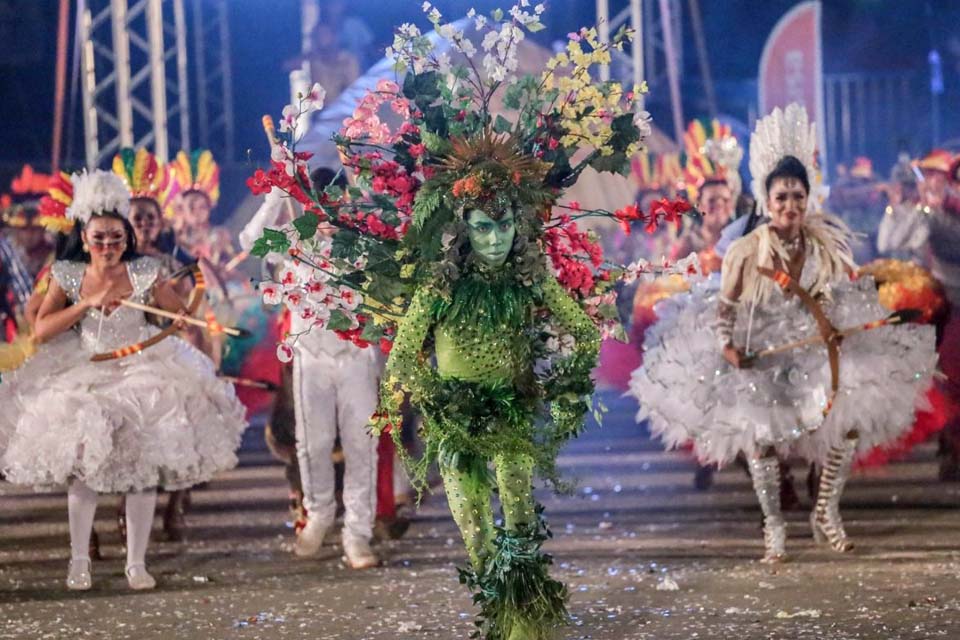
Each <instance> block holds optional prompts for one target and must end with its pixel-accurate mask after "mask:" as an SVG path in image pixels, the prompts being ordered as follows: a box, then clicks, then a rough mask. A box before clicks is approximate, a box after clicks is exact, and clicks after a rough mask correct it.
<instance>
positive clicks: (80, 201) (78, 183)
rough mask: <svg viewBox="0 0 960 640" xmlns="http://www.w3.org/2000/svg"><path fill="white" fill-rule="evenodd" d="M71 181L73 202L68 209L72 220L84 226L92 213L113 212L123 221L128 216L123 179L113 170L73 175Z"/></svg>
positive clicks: (128, 197) (126, 192) (128, 195)
mask: <svg viewBox="0 0 960 640" xmlns="http://www.w3.org/2000/svg"><path fill="white" fill-rule="evenodd" d="M72 182H73V202H71V203H70V206H69V207H67V217H68V218H70V219H71V220H79V221H80V222H82V223H83V224H86V223H87V222H89V221H90V217H91V216H93V215H95V214H101V213H106V212H107V211H116V212H117V213H118V214H120V215H121V216H123V217H124V218H126V217H127V214H128V213H130V192H129V191H128V190H127V185H126V184H124V182H123V179H122V178H120V176H118V175H117V174H115V173H113V172H112V171H104V170H103V169H94V170H93V171H89V172H88V171H81V172H80V173H76V174H74V175H73V178H72Z"/></svg>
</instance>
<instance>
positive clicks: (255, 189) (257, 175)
mask: <svg viewBox="0 0 960 640" xmlns="http://www.w3.org/2000/svg"><path fill="white" fill-rule="evenodd" d="M247 188H248V189H250V193H252V194H253V195H255V196H262V195H264V194H266V193H270V189H272V188H273V185H272V184H270V180H269V179H268V177H267V174H266V173H264V172H263V169H257V170H256V171H255V172H254V173H253V175H252V176H250V177H249V178H247Z"/></svg>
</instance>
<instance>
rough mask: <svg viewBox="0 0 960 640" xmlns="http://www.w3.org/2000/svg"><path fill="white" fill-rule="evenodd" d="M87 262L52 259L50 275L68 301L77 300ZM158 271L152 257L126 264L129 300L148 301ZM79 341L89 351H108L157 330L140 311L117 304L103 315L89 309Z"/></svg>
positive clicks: (158, 266) (138, 340)
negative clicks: (130, 292)
mask: <svg viewBox="0 0 960 640" xmlns="http://www.w3.org/2000/svg"><path fill="white" fill-rule="evenodd" d="M86 268H87V265H86V264H85V263H82V262H67V261H60V262H55V263H54V265H53V268H52V273H53V277H54V278H55V279H56V281H57V284H59V285H60V287H61V288H62V289H63V290H64V292H65V293H66V295H67V298H68V299H69V300H70V302H73V303H75V302H77V301H78V300H79V299H80V286H81V283H82V282H83V274H84V271H85V270H86ZM159 272H160V263H159V262H158V261H157V260H155V259H154V258H150V257H141V258H137V259H135V260H131V261H130V262H128V263H127V275H128V277H129V278H130V284H131V286H132V287H133V294H132V295H131V296H130V298H129V299H130V300H132V301H134V302H140V303H144V304H145V303H147V302H148V301H149V298H150V292H151V289H152V287H153V284H154V283H155V282H156V280H157V276H158V274H159ZM79 330H80V342H81V344H82V345H83V348H84V349H85V350H87V351H89V352H91V353H100V352H103V351H110V350H112V349H117V348H119V347H124V346H127V345H131V344H134V343H136V342H140V341H141V340H144V339H146V338H147V337H149V336H150V335H152V334H153V333H155V332H156V331H157V329H156V327H154V326H153V325H150V324H148V323H147V320H146V316H144V314H143V312H142V311H138V310H136V309H131V308H130V307H122V306H121V307H118V308H116V309H114V310H113V311H112V312H111V313H108V314H102V313H101V312H100V309H89V310H88V311H87V312H86V314H84V316H83V319H81V320H80V324H79Z"/></svg>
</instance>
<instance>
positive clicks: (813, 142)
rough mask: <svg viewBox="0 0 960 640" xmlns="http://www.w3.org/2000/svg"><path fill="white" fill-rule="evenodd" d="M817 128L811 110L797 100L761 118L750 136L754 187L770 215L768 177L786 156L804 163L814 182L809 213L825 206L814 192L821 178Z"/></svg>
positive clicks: (809, 177) (809, 201)
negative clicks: (808, 112)
mask: <svg viewBox="0 0 960 640" xmlns="http://www.w3.org/2000/svg"><path fill="white" fill-rule="evenodd" d="M816 154H817V129H816V125H815V124H814V123H812V122H810V119H809V118H808V117H807V110H806V109H804V108H803V106H802V105H800V104H798V103H796V102H793V103H790V104H788V105H787V107H786V108H785V109H783V110H781V109H780V107H777V108H775V109H774V110H773V112H772V113H770V114H769V115H767V116H764V117H763V118H761V119H760V120H758V121H757V126H756V129H754V131H753V135H751V136H750V175H751V176H752V182H751V183H750V186H751V188H752V190H753V195H754V197H755V198H756V199H757V207H758V208H759V210H760V211H761V212H762V213H763V214H764V215H767V216H769V215H770V212H769V211H768V210H767V184H766V182H767V176H768V175H770V173H771V172H772V171H773V170H774V168H776V166H777V163H778V162H780V160H782V159H783V158H784V157H785V156H793V157H795V158H796V159H797V160H799V161H800V162H802V163H803V166H804V167H805V168H806V170H807V178H808V180H809V181H810V186H811V193H810V196H811V197H810V198H808V199H807V209H808V212H814V211H816V210H817V209H818V208H819V207H820V206H821V204H822V203H821V200H822V198H820V197H815V196H819V194H816V193H814V192H813V189H814V188H815V187H816V186H817V183H818V181H819V176H820V174H819V171H818V170H817V163H816V157H817V156H816Z"/></svg>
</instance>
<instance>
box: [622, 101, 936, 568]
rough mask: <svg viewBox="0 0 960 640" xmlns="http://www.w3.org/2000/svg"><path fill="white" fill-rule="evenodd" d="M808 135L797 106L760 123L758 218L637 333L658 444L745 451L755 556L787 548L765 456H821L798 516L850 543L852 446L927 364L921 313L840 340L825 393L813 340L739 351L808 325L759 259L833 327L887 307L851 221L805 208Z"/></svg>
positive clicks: (754, 146) (637, 376)
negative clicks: (712, 269)
mask: <svg viewBox="0 0 960 640" xmlns="http://www.w3.org/2000/svg"><path fill="white" fill-rule="evenodd" d="M815 145H816V137H815V135H814V130H813V126H812V125H809V124H808V123H807V116H806V113H805V112H804V111H803V109H802V107H799V106H798V105H791V106H790V107H788V108H787V110H786V112H781V111H780V110H779V109H777V110H775V112H774V113H773V114H771V115H770V116H768V117H767V118H764V119H763V120H761V121H760V122H759V123H758V125H757V131H756V132H755V133H754V136H753V138H752V139H751V145H750V156H751V160H750V169H751V173H752V174H753V190H754V193H755V194H756V195H757V200H758V203H760V204H761V206H763V207H764V210H765V212H766V213H767V215H768V216H769V223H768V224H765V225H762V226H760V227H758V228H757V229H755V230H754V231H752V232H751V233H749V234H747V235H746V236H744V237H743V238H741V239H739V240H737V241H736V242H734V243H733V244H732V245H731V246H730V248H729V249H728V250H727V253H726V255H725V257H724V261H723V267H722V271H721V277H720V281H719V283H718V282H717V281H716V280H710V281H707V282H704V283H701V284H699V285H696V286H694V288H693V289H692V291H691V292H690V293H689V294H686V295H681V296H675V297H673V298H670V299H668V300H666V301H665V302H663V303H662V304H661V305H660V306H658V307H657V314H658V316H659V322H658V323H657V324H656V325H654V327H653V328H652V329H648V331H647V335H646V339H645V342H644V350H645V353H644V364H643V366H642V367H640V368H639V369H637V370H636V371H635V372H634V373H633V376H632V379H631V386H630V393H631V394H632V395H634V396H635V397H636V398H637V399H638V401H639V402H640V406H641V408H640V412H639V414H638V420H641V419H646V420H648V421H649V425H650V429H651V431H652V433H653V434H654V435H656V436H658V437H659V438H661V439H662V440H663V441H664V443H665V444H667V445H668V446H670V447H678V446H683V445H685V444H687V443H689V442H692V443H693V447H694V451H695V453H696V454H697V456H698V457H699V458H700V460H701V461H703V462H705V463H715V464H721V465H722V464H724V463H726V462H729V461H730V460H733V459H734V458H735V457H736V455H737V454H738V453H740V452H742V453H744V454H745V456H746V457H747V459H748V461H749V466H750V472H751V476H752V478H753V484H754V489H755V490H756V493H757V497H758V499H759V501H760V505H761V508H762V510H763V515H764V529H763V531H764V543H765V555H764V561H766V562H779V561H782V560H784V559H786V551H785V539H786V525H785V522H784V519H783V516H782V513H781V510H780V492H779V483H780V465H779V463H778V461H777V458H776V454H777V453H780V454H781V455H799V456H802V457H805V458H806V459H807V460H810V461H814V462H817V463H819V464H820V465H822V468H823V472H822V475H821V481H820V487H819V493H818V497H817V501H816V506H815V507H814V510H813V512H812V513H811V517H810V523H811V527H812V528H813V532H814V536H815V538H816V540H817V541H818V542H821V543H827V544H828V545H829V546H830V547H832V548H833V549H835V550H837V551H847V550H849V549H851V548H852V546H853V545H852V543H851V542H850V540H849V539H848V538H847V535H846V533H845V531H844V528H843V523H842V520H841V518H840V513H839V502H840V495H841V492H842V490H843V486H844V484H845V482H846V480H847V478H848V476H849V474H850V467H851V464H852V460H853V457H854V454H855V453H856V451H857V449H858V448H859V449H860V450H861V451H865V450H868V449H871V448H873V447H875V446H877V445H878V444H883V443H885V442H888V441H890V440H892V439H894V438H896V437H897V436H899V435H900V434H901V433H902V432H903V431H904V430H906V429H909V428H910V426H911V425H912V423H913V417H914V411H915V408H916V406H917V404H918V403H921V402H923V397H924V392H925V390H926V389H927V388H928V387H929V385H930V383H931V378H932V375H933V373H934V369H935V366H936V351H935V347H934V341H935V337H934V333H933V329H932V328H931V327H927V326H920V325H900V326H885V327H882V328H879V329H875V330H872V331H866V332H863V333H859V334H855V335H852V336H849V337H847V338H846V339H844V340H843V341H842V343H841V346H840V351H841V355H840V358H839V360H840V365H839V389H838V393H837V394H836V398H832V397H831V396H832V395H833V394H832V377H831V369H830V366H829V362H828V357H827V352H826V350H825V348H824V346H823V345H822V344H820V345H815V346H808V347H805V348H798V349H794V350H790V351H786V352H781V353H778V354H776V355H771V356H768V357H763V358H756V359H754V358H751V357H750V355H749V354H753V353H757V352H760V351H762V350H764V349H766V348H769V347H775V346H778V345H783V344H785V343H789V342H792V341H794V340H799V339H802V338H806V337H809V336H811V335H817V334H818V325H817V323H816V322H815V320H814V317H813V316H812V315H811V313H810V312H809V310H808V309H807V308H806V307H805V306H804V305H803V304H802V303H801V300H799V299H798V296H796V295H793V294H791V293H789V292H788V291H786V290H784V289H782V288H781V287H780V286H779V285H778V284H777V283H776V282H775V281H774V280H773V279H771V278H768V277H765V276H763V275H761V274H760V272H759V271H758V267H766V268H768V269H773V270H778V271H782V272H786V273H788V274H789V275H790V276H791V277H792V278H793V279H794V281H796V282H798V283H799V285H800V286H801V287H802V288H804V289H805V290H807V291H808V292H809V293H810V294H811V295H812V296H814V297H815V298H816V300H817V301H818V302H819V304H820V305H822V308H823V309H824V311H825V312H826V315H827V316H828V317H829V319H830V320H831V323H832V324H833V326H834V327H837V328H841V329H842V328H846V327H852V326H857V325H860V324H863V323H866V322H870V321H874V320H878V319H882V318H884V317H886V316H887V315H888V313H889V312H887V311H885V310H884V308H883V307H881V306H880V304H879V302H878V298H877V292H876V288H875V285H874V282H873V280H872V278H861V279H859V280H851V278H850V275H849V274H850V273H852V269H853V266H854V264H853V259H852V256H851V254H850V249H849V242H848V240H849V237H850V236H849V230H848V229H847V228H846V227H845V226H844V225H843V223H842V222H841V221H840V220H838V219H837V218H834V217H831V216H826V215H819V214H816V213H813V209H814V207H813V206H812V205H811V200H812V199H813V198H812V197H811V188H810V178H811V176H814V175H815V173H814V171H815V168H814V149H815ZM800 158H802V160H801V159H800ZM718 285H719V288H718ZM831 401H832V402H831Z"/></svg>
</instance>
